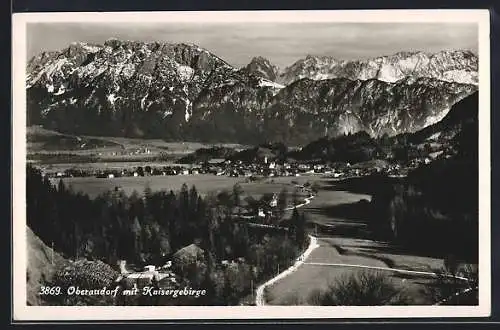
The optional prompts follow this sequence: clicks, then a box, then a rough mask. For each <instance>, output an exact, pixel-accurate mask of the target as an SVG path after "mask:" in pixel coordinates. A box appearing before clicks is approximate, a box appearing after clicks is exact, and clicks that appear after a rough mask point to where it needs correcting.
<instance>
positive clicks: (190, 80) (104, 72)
mask: <svg viewBox="0 0 500 330" xmlns="http://www.w3.org/2000/svg"><path fill="white" fill-rule="evenodd" d="M417 59H418V61H417ZM415 61H417V62H418V63H417V62H415ZM334 64H335V65H334ZM389 68H390V69H389ZM323 78H325V79H323ZM26 90H27V109H28V125H31V124H41V125H43V126H44V127H47V128H50V129H56V130H58V131H60V132H63V133H74V134H86V135H114V136H128V137H154V138H163V139H166V140H192V141H206V142H239V143H249V142H250V143H261V142H269V141H272V142H286V143H291V144H305V143H307V142H309V141H311V140H314V139H317V138H320V137H323V136H330V137H335V136H339V135H342V134H346V133H355V132H358V131H365V132H367V133H368V134H369V135H370V136H372V137H378V136H382V135H384V134H388V135H397V134H401V133H405V132H415V131H417V130H419V129H422V128H423V127H426V126H429V125H432V124H434V123H436V122H438V121H439V120H441V119H442V118H443V117H444V116H445V115H446V114H447V113H448V111H449V109H450V107H451V106H452V105H453V104H454V103H456V102H458V101H459V100H461V99H462V98H464V97H466V96H467V95H470V94H471V93H473V92H474V91H476V90H477V57H476V56H475V55H474V54H473V53H472V52H469V51H443V52H441V53H438V54H433V55H429V54H425V53H398V54H396V55H393V56H389V57H381V58H377V59H374V60H366V61H335V60H333V59H331V58H326V57H312V56H308V57H307V58H305V59H303V60H299V61H298V62H296V63H295V64H293V65H292V66H290V67H289V68H287V69H285V70H284V71H283V72H281V71H280V70H279V69H278V68H277V67H276V66H274V65H272V64H271V63H270V62H269V61H268V60H266V59H264V58H262V57H256V58H254V59H253V60H252V61H251V62H250V63H249V64H248V65H247V66H245V67H243V68H235V67H233V66H231V65H230V64H228V63H227V62H226V61H224V60H223V59H221V58H219V57H218V56H216V55H215V54H213V53H211V52H209V51H208V50H206V49H203V48H201V47H198V46H196V45H193V44H186V43H182V44H171V43H159V42H135V41H121V40H117V39H110V40H107V41H106V42H105V43H104V44H103V45H92V44H87V43H80V42H79V43H72V44H71V45H69V47H67V48H65V49H62V50H60V51H52V52H42V53H41V54H39V55H37V56H35V57H33V58H32V59H31V60H30V61H29V62H28V64H27V72H26Z"/></svg>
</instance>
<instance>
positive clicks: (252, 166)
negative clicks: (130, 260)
mask: <svg viewBox="0 0 500 330" xmlns="http://www.w3.org/2000/svg"><path fill="white" fill-rule="evenodd" d="M426 163H427V162H426ZM412 165H413V166H416V164H408V166H406V167H407V168H410V167H411V166H412ZM377 172H378V173H380V172H383V173H386V174H388V175H401V173H405V172H406V171H405V168H403V167H402V166H401V165H398V164H392V165H387V166H381V167H377V166H351V164H349V163H336V164H331V165H329V164H311V163H306V162H302V163H301V162H277V161H273V160H268V159H267V158H264V159H263V160H261V161H256V162H243V161H231V160H226V159H217V158H214V159H211V160H208V161H205V162H199V163H196V164H184V165H182V164H177V165H166V166H150V165H146V166H137V167H133V168H132V169H126V168H125V169H105V170H103V169H100V170H99V169H75V168H71V169H67V170H65V171H59V172H53V173H46V175H48V176H49V177H57V178H62V177H89V176H95V177H98V178H116V177H140V176H165V175H197V174H212V175H216V176H230V177H248V178H251V177H278V176H301V175H307V174H324V175H329V176H331V177H333V178H341V177H356V176H365V175H370V174H373V173H377Z"/></svg>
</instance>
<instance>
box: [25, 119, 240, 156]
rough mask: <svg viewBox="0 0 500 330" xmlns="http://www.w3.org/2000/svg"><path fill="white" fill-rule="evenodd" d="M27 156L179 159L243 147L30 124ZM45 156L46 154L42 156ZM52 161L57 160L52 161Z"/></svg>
mask: <svg viewBox="0 0 500 330" xmlns="http://www.w3.org/2000/svg"><path fill="white" fill-rule="evenodd" d="M27 139H28V144H27V149H28V150H27V151H28V158H33V157H35V154H37V155H36V157H38V158H42V160H41V162H42V163H43V162H44V159H46V158H48V156H50V155H53V154H71V155H76V156H92V157H94V158H96V159H97V160H98V161H109V162H119V161H141V160H144V161H146V160H153V159H156V158H159V157H161V158H169V159H174V160H175V159H177V158H180V157H182V156H185V155H187V154H189V153H191V152H194V151H195V150H197V149H200V148H210V147H213V146H224V147H230V148H235V149H237V150H242V149H244V148H246V146H242V145H239V144H222V143H216V144H214V143H200V142H167V141H163V140H161V139H139V138H124V137H107V136H86V135H85V136H84V135H82V136H76V135H69V134H61V133H59V132H56V131H51V130H48V129H44V128H41V127H38V126H31V127H28V128H27ZM43 157H44V158H43ZM52 162H57V161H53V160H52Z"/></svg>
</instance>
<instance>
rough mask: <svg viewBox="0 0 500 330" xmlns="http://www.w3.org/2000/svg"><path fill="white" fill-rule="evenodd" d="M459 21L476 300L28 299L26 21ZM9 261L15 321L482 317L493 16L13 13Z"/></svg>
mask: <svg viewBox="0 0 500 330" xmlns="http://www.w3.org/2000/svg"><path fill="white" fill-rule="evenodd" d="M165 21H168V22H221V23H223V22H228V23H229V22H253V23H263V22H273V23H277V22H332V23H333V22H335V23H340V22H357V23H361V22H367V23H368V22H371V23H375V22H379V23H382V22H385V23H387V22H391V23H396V22H401V23H403V22H404V23H408V22H421V23H424V22H426V23H429V22H440V23H443V22H450V23H451V22H456V23H476V24H478V31H479V36H478V41H479V90H480V91H479V109H480V111H479V235H480V237H479V242H480V249H479V305H478V306H472V307H471V306H396V307H393V306H376V307H351V306H342V307H326V306H264V307H257V306H227V307H226V306H224V307H208V306H207V307H205V306H200V307H198V306H197V307H184V306H166V307H159V306H137V307H136V306H133V307H132V306H131V307H125V306H109V307H108V306H106V307H104V306H103V307H66V306H64V307H59V306H27V305H26V259H27V257H26V247H27V245H26V204H25V196H26V185H25V182H26V167H25V166H26V90H25V70H26V24H27V23H30V22H54V23H55V22H89V23H90V22H95V23H98V22H101V23H104V22H107V23H111V22H129V23H136V24H140V23H144V22H147V23H148V24H150V23H154V22H158V23H161V22H165ZM12 31H13V32H12V59H13V71H12V76H13V90H12V93H13V94H12V95H13V102H12V104H13V106H12V114H13V116H12V132H13V133H12V147H13V151H12V172H13V178H12V182H13V186H12V201H13V209H12V214H13V222H12V224H13V232H12V235H13V236H12V246H13V254H12V258H13V259H12V264H13V283H12V284H13V293H12V294H13V296H12V301H13V319H14V320H15V321H23V320H29V321H42V320H48V321H63V320H65V321H69V320H78V321H84V320H200V319H201V320H210V319H212V320H217V319H219V320H220V319H225V320H228V319H276V318H280V319H316V318H331V319H337V318H343V319H345V318H410V317H411V318H415V317H486V316H489V315H490V312H491V239H490V237H491V229H490V219H491V214H490V198H491V197H490V189H491V187H490V175H491V173H490V172H491V167H490V42H489V33H490V21H489V12H488V10H366V11H365V10H363V11H355V10H351V11H337V10H335V11H333V10H324V11H323V10H321V11H317V10H312V11H225V12H199V11H198V12H196V11H194V12H114V13H110V12H100V13H96V12H81V13H18V14H14V15H13V16H12Z"/></svg>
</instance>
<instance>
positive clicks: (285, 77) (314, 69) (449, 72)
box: [276, 50, 478, 85]
mask: <svg viewBox="0 0 500 330" xmlns="http://www.w3.org/2000/svg"><path fill="white" fill-rule="evenodd" d="M406 77H415V78H421V77H426V78H435V79H439V80H444V81H448V82H458V83H464V84H474V85H477V84H478V57H477V55H476V54H474V53H473V52H472V51H464V50H445V51H441V52H438V53H425V52H420V51H418V52H417V51H415V52H399V53H396V54H393V55H389V56H380V57H376V58H372V59H366V60H339V59H336V58H334V57H331V56H312V55H308V56H307V57H305V58H303V59H300V60H298V61H297V62H295V63H294V64H292V65H291V66H289V67H287V68H285V69H283V71H282V72H281V73H280V75H279V77H278V78H277V80H276V81H278V82H280V83H282V84H285V85H287V84H289V83H291V82H293V81H296V80H300V79H302V78H310V79H314V80H321V79H331V78H349V79H360V80H367V79H378V80H382V81H385V82H396V81H398V80H401V79H404V78H406Z"/></svg>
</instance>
